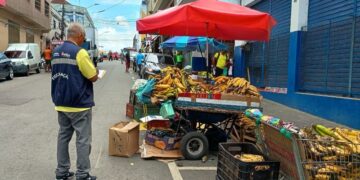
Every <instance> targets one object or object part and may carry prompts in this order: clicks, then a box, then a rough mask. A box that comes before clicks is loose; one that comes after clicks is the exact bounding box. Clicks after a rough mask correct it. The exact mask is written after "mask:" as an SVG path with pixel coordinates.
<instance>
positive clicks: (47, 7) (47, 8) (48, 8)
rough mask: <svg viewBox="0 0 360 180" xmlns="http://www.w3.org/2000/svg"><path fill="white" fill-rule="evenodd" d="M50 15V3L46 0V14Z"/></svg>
mask: <svg viewBox="0 0 360 180" xmlns="http://www.w3.org/2000/svg"><path fill="white" fill-rule="evenodd" d="M49 15H50V5H49V3H48V2H46V1H45V16H47V17H49Z"/></svg>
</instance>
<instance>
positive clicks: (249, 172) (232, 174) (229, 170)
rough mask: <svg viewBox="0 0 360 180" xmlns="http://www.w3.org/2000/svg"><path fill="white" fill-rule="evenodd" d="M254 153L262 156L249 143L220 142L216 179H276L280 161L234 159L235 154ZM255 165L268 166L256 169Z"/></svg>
mask: <svg viewBox="0 0 360 180" xmlns="http://www.w3.org/2000/svg"><path fill="white" fill-rule="evenodd" d="M241 153H246V154H256V155H262V156H264V155H263V154H262V153H261V152H260V151H259V150H258V149H257V148H256V146H255V145H253V144H250V143H220V144H219V153H218V165H217V179H220V180H248V179H254V180H265V179H266V180H271V179H273V180H277V179H278V177H279V168H280V162H275V161H269V160H268V159H267V158H266V157H265V156H264V158H265V161H264V162H249V163H248V162H242V161H240V160H238V159H236V158H235V157H234V156H235V155H236V154H241ZM257 166H268V167H269V168H268V169H267V170H256V167H257Z"/></svg>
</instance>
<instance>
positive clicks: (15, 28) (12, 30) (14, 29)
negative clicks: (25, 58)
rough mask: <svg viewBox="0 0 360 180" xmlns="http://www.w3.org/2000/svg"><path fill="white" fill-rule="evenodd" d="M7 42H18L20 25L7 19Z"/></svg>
mask: <svg viewBox="0 0 360 180" xmlns="http://www.w3.org/2000/svg"><path fill="white" fill-rule="evenodd" d="M8 26H9V30H8V33H9V34H8V35H9V43H19V42H20V25H19V24H17V23H15V22H13V21H10V20H9V25H8Z"/></svg>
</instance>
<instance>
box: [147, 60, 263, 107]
mask: <svg viewBox="0 0 360 180" xmlns="http://www.w3.org/2000/svg"><path fill="white" fill-rule="evenodd" d="M202 75H204V74H202ZM205 75H206V72H205ZM149 79H156V85H155V87H154V91H153V94H152V97H153V98H155V99H162V100H167V99H169V98H173V97H178V94H179V93H185V92H190V93H207V94H215V93H230V94H241V95H251V96H257V97H259V96H260V94H259V92H258V90H257V88H256V87H255V86H252V85H250V83H249V82H248V81H246V80H245V79H244V78H231V77H226V76H219V77H217V78H215V79H214V81H215V85H209V84H206V83H205V82H203V81H201V80H200V81H198V80H195V79H192V77H191V75H189V74H186V73H185V70H184V69H182V70H180V69H179V68H176V67H170V66H169V67H166V68H164V69H162V70H161V74H157V75H150V76H149Z"/></svg>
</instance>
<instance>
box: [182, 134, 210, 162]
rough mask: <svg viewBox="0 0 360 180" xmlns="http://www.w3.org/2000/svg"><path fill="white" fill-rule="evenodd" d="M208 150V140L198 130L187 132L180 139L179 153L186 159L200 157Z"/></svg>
mask: <svg viewBox="0 0 360 180" xmlns="http://www.w3.org/2000/svg"><path fill="white" fill-rule="evenodd" d="M208 151H209V142H208V140H207V138H206V136H205V135H203V134H202V133H200V132H196V131H194V132H189V133H187V134H186V135H185V136H184V137H183V138H182V139H181V153H182V154H183V155H184V157H185V158H186V159H189V160H197V159H201V158H202V157H203V156H204V155H206V154H207V153H208Z"/></svg>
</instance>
